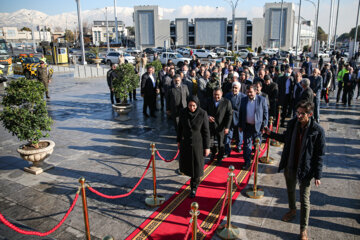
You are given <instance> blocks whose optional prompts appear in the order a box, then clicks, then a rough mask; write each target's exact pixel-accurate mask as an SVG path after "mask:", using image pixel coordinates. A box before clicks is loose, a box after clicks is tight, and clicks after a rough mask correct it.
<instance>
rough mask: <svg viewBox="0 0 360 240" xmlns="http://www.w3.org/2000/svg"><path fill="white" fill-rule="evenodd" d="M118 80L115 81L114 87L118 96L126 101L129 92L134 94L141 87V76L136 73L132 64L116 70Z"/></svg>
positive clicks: (120, 66)
mask: <svg viewBox="0 0 360 240" xmlns="http://www.w3.org/2000/svg"><path fill="white" fill-rule="evenodd" d="M115 71H116V73H117V76H118V77H117V78H114V80H113V87H114V91H115V93H116V96H117V97H119V98H120V99H123V100H124V99H126V98H127V95H128V94H129V92H132V91H133V90H134V89H136V88H137V87H138V85H139V76H138V75H137V74H136V73H135V69H134V66H133V65H132V64H130V63H125V64H121V65H119V66H118V67H117V68H116V69H115Z"/></svg>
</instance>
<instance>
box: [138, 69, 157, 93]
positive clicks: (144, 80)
mask: <svg viewBox="0 0 360 240" xmlns="http://www.w3.org/2000/svg"><path fill="white" fill-rule="evenodd" d="M153 78H154V80H155V87H154V84H153V81H152V80H151V78H150V76H149V74H148V73H147V72H146V73H144V74H143V75H142V76H141V94H144V95H147V96H155V97H156V89H157V88H158V82H157V81H156V77H155V75H154V74H153Z"/></svg>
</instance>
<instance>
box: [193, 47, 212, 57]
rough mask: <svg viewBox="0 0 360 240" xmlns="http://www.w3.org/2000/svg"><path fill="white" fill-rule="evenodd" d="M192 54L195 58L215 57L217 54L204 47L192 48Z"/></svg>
mask: <svg viewBox="0 0 360 240" xmlns="http://www.w3.org/2000/svg"><path fill="white" fill-rule="evenodd" d="M193 54H194V55H195V57H197V58H217V54H216V53H214V52H210V51H208V50H205V49H193Z"/></svg>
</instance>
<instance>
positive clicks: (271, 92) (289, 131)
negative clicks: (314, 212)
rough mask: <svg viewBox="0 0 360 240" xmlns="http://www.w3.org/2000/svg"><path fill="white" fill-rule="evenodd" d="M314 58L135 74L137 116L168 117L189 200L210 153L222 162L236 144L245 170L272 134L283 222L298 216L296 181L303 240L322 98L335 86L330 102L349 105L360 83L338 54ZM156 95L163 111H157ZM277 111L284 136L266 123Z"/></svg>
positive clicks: (317, 173) (315, 172) (320, 148)
mask: <svg viewBox="0 0 360 240" xmlns="http://www.w3.org/2000/svg"><path fill="white" fill-rule="evenodd" d="M290 58H291V57H290ZM320 60H321V61H319V63H315V62H313V61H311V60H310V58H309V57H306V59H305V60H304V61H303V62H302V63H300V65H299V67H298V68H294V60H293V59H288V58H285V59H284V60H283V61H282V62H281V63H280V62H279V61H278V59H277V58H276V56H272V57H269V56H265V57H259V58H258V59H257V60H256V61H255V60H253V59H252V58H251V56H249V57H248V58H246V60H244V61H243V62H240V61H236V62H234V63H231V62H230V61H226V60H225V59H222V61H221V62H219V63H216V62H214V61H212V62H208V63H206V64H202V63H201V62H200V61H199V59H196V57H195V56H192V60H191V61H190V62H185V63H184V64H183V65H182V66H181V68H179V69H177V68H178V67H177V66H175V64H173V63H172V62H171V60H169V61H168V63H167V64H165V65H163V67H162V70H161V71H159V72H158V73H157V74H156V73H155V71H154V70H155V69H154V67H153V66H151V65H148V66H147V69H146V72H145V73H142V74H140V81H141V84H140V86H141V96H142V97H143V99H144V105H143V106H144V107H143V114H144V115H145V116H146V117H154V118H156V114H155V112H156V110H166V113H167V115H168V117H169V118H171V119H172V121H173V124H174V128H175V132H176V135H177V143H178V147H179V150H180V160H179V166H180V171H181V172H182V173H184V174H185V175H187V176H190V177H191V184H190V186H191V193H190V197H192V198H194V197H195V196H196V190H197V187H198V185H199V182H200V177H201V176H202V175H203V167H204V157H205V156H208V155H209V154H210V160H214V161H216V164H217V165H221V164H222V160H223V158H224V157H228V156H230V155H231V144H232V143H235V148H234V151H236V152H241V151H242V150H243V156H244V160H245V164H244V166H243V169H245V170H247V169H249V167H250V164H251V154H252V151H253V142H254V140H255V139H256V138H260V139H261V138H262V136H263V135H265V136H268V137H269V136H270V137H271V138H274V139H276V140H278V141H281V142H284V143H285V146H284V150H283V154H282V157H281V162H280V166H279V171H280V170H282V169H285V173H284V175H285V179H286V185H287V191H288V199H289V208H290V210H289V212H287V213H286V214H285V215H284V217H283V218H282V220H283V221H290V220H292V219H293V218H294V217H295V215H296V206H295V199H296V198H295V192H296V191H295V188H296V183H299V186H300V201H301V216H300V217H301V221H300V225H301V226H300V236H301V239H308V238H307V231H306V228H307V226H308V219H309V211H310V198H309V196H310V189H311V188H310V186H311V185H310V182H311V180H312V179H313V178H314V179H315V185H316V186H319V185H320V183H321V182H320V178H321V172H322V158H323V156H324V154H325V134H324V130H323V129H322V127H321V126H320V125H319V123H320V120H321V116H320V102H321V100H322V99H324V103H325V104H324V105H323V107H326V106H328V104H329V94H331V93H335V90H336V88H337V89H338V91H337V94H336V104H338V103H339V101H340V100H341V102H342V103H343V104H344V105H345V106H351V104H352V99H353V95H354V91H355V88H356V85H358V87H359V85H360V83H359V79H360V71H358V73H355V72H354V67H356V66H355V64H354V62H350V63H346V62H345V61H344V59H343V58H337V57H336V56H333V57H332V58H331V60H330V61H329V62H324V60H323V59H322V58H321V59H320ZM109 84H110V83H109ZM109 87H110V88H111V85H109ZM158 94H160V104H159V105H160V106H161V109H156V105H157V104H156V102H157V95H158ZM341 94H342V95H341ZM357 97H359V91H358V95H357ZM279 106H281V108H279ZM147 108H149V110H150V112H149V113H150V115H149V114H148V113H147ZM279 109H281V118H280V125H281V127H285V126H286V130H285V131H284V132H283V133H282V134H276V133H273V132H271V131H270V130H269V128H268V125H269V118H270V117H273V118H274V119H275V120H276V119H277V117H278V111H279ZM285 124H286V125H285Z"/></svg>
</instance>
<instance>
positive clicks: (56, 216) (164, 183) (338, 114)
mask: <svg viewBox="0 0 360 240" xmlns="http://www.w3.org/2000/svg"><path fill="white" fill-rule="evenodd" d="M72 76H73V75H72V74H55V75H54V79H53V82H52V83H51V85H50V96H51V99H50V100H49V101H48V109H49V114H50V115H51V117H52V118H53V119H54V125H53V126H52V131H51V132H50V137H49V139H51V140H53V141H55V143H56V146H55V150H54V153H53V154H52V155H51V157H50V158H49V159H48V160H47V162H48V163H50V164H53V165H55V167H54V168H53V169H51V170H49V171H47V172H45V173H42V174H40V175H38V176H34V175H31V174H28V173H26V172H24V171H23V168H24V167H25V166H28V165H29V164H28V163H27V162H25V161H24V160H22V159H20V157H19V155H18V154H17V152H16V148H17V147H18V146H19V145H20V143H19V141H18V140H17V138H15V137H13V136H11V134H10V133H8V132H7V131H6V130H5V129H4V128H3V127H0V189H1V191H0V213H2V214H3V215H4V216H5V217H6V218H8V219H9V220H11V222H13V223H17V224H18V226H20V227H22V228H24V229H32V230H37V231H48V230H49V229H51V228H52V227H53V226H55V225H56V224H57V223H58V222H59V221H60V220H61V218H62V217H63V215H64V214H65V212H66V211H67V209H68V208H69V206H70V205H71V203H72V200H73V199H74V196H75V193H76V191H77V189H78V187H79V183H78V179H79V178H80V177H85V178H86V182H87V183H89V184H90V185H91V186H92V187H95V188H97V189H99V190H100V191H101V192H103V193H105V194H109V195H117V194H123V193H126V192H128V191H129V190H130V189H131V188H132V187H133V186H134V185H135V184H136V182H137V181H138V179H139V177H140V176H141V174H142V173H143V171H144V170H145V168H146V166H147V163H148V161H149V159H150V150H149V145H150V143H151V142H155V143H156V147H157V148H158V149H159V151H160V153H161V154H162V155H163V156H164V157H166V158H167V159H169V158H172V157H173V156H174V155H175V153H176V149H177V148H176V139H175V136H174V135H175V134H174V128H173V125H172V121H171V120H168V119H167V117H166V116H165V113H164V112H161V111H158V112H157V113H156V114H157V118H155V119H154V118H146V117H144V116H143V115H142V103H143V101H142V99H141V98H140V96H139V92H138V99H139V100H138V101H134V102H133V110H132V112H131V113H130V117H131V120H129V121H127V122H122V123H120V122H119V121H117V120H115V117H116V116H117V115H116V113H114V112H113V111H112V107H111V104H110V99H109V92H108V88H107V84H106V80H105V79H104V78H93V79H74V78H73V77H72ZM2 94H3V87H2V86H1V87H0V96H1V95H2ZM332 101H334V100H333V99H332ZM359 112H360V101H354V105H353V106H352V107H350V108H348V107H344V106H342V105H335V104H334V103H331V104H330V106H329V107H328V108H323V109H322V111H321V122H322V125H323V127H324V128H325V130H326V134H327V155H326V157H325V161H324V176H323V179H322V185H321V186H320V187H319V188H316V187H315V186H314V187H313V191H312V196H311V204H312V211H311V217H310V227H309V235H310V238H311V239H358V238H359V235H360V230H359V226H360V225H359V222H360V218H359V213H360V210H359V209H360V201H359V196H360V187H359V181H360V173H359V172H360V169H359V167H360V163H359V161H358V160H359V157H360V140H359V139H360V138H359V136H360V130H359V129H360V117H359V116H360V114H359ZM280 154H281V149H280V148H275V147H273V148H271V156H272V157H274V158H275V163H274V164H273V165H264V164H260V168H259V185H260V186H261V187H263V188H264V190H265V197H264V198H262V199H259V200H255V199H249V198H247V197H246V196H245V194H241V195H240V196H239V197H238V199H237V200H236V201H235V203H234V207H233V218H232V219H233V224H234V225H236V226H238V227H240V229H241V230H240V232H241V239H296V238H297V234H298V232H299V219H297V220H295V221H294V222H292V223H284V222H281V221H280V219H281V216H282V215H283V214H284V213H285V212H286V211H287V197H286V188H285V181H284V177H283V174H282V173H277V165H278V161H279V158H280ZM177 166H178V164H177V161H174V162H171V163H165V162H163V161H161V160H160V159H159V158H158V157H157V180H158V182H157V183H158V192H159V194H161V195H163V196H164V197H165V198H166V199H168V198H169V197H170V196H171V195H172V194H173V193H174V192H176V191H177V190H178V189H179V188H180V187H181V186H182V185H183V184H184V183H185V182H186V181H187V180H188V178H187V177H183V176H178V175H177V174H175V172H174V170H175V169H177ZM251 183H252V182H250V184H251ZM152 189H153V184H152V174H151V169H150V170H149V172H148V173H147V175H146V176H145V179H144V180H143V182H142V183H141V184H140V186H139V187H138V189H137V190H136V191H135V192H134V193H133V194H132V195H131V196H129V197H127V198H122V199H117V200H110V199H109V200H108V199H104V198H100V197H98V196H96V195H95V194H93V193H91V192H89V191H87V195H88V205H89V217H90V229H91V235H92V239H101V238H103V237H104V236H106V235H112V236H114V238H115V239H117V240H118V239H125V238H126V237H127V236H128V235H129V234H130V233H131V232H132V231H133V230H134V229H136V228H137V227H138V226H139V225H140V224H141V223H142V222H143V221H144V220H145V219H146V218H147V217H148V216H149V215H150V214H151V213H152V212H153V211H154V210H153V209H151V208H148V207H146V206H145V204H144V200H145V197H146V196H148V195H149V194H151V193H152ZM80 200H81V199H80V198H79V201H78V203H77V204H76V207H75V209H74V211H73V212H72V213H71V214H70V216H69V218H68V219H67V220H66V221H65V223H64V224H63V225H62V226H61V227H60V228H59V229H58V230H57V231H55V232H54V233H52V234H51V235H49V237H30V236H24V235H20V234H18V233H15V232H13V231H12V230H10V229H8V228H7V227H5V226H4V225H3V224H0V239H64V240H67V239H85V235H84V222H83V215H82V208H81V201H80ZM188 210H189V209H184V211H186V212H187V211H188ZM200 210H201V206H200ZM213 239H218V238H217V237H216V236H214V237H213Z"/></svg>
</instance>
